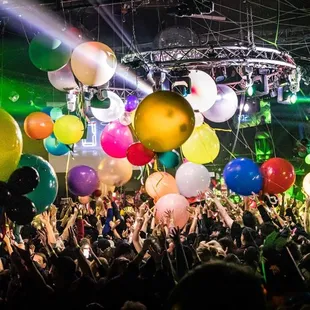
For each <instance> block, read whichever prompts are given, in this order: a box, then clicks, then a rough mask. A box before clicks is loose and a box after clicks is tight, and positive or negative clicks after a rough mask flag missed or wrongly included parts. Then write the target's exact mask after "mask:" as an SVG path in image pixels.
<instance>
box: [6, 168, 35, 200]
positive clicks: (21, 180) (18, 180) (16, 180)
mask: <svg viewBox="0 0 310 310" xmlns="http://www.w3.org/2000/svg"><path fill="white" fill-rule="evenodd" d="M39 181H40V176H39V173H38V171H37V170H36V169H34V168H33V167H27V166H25V167H22V168H19V169H17V170H15V171H14V172H13V173H12V174H11V176H10V178H9V181H8V188H9V189H10V191H11V192H12V193H13V194H18V195H26V194H28V193H30V192H32V191H34V189H35V188H36V187H37V186H38V184H39Z"/></svg>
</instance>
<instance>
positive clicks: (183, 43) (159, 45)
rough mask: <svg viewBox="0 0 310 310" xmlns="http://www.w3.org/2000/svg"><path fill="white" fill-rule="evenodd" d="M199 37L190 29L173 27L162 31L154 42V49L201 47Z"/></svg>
mask: <svg viewBox="0 0 310 310" xmlns="http://www.w3.org/2000/svg"><path fill="white" fill-rule="evenodd" d="M199 45H200V40H199V38H198V35H197V34H196V33H195V32H194V31H193V30H192V29H190V28H187V27H178V26H173V27H169V28H167V29H165V30H163V31H161V32H160V33H159V34H158V35H157V37H156V38H155V40H154V42H153V47H154V49H165V48H179V47H191V46H199Z"/></svg>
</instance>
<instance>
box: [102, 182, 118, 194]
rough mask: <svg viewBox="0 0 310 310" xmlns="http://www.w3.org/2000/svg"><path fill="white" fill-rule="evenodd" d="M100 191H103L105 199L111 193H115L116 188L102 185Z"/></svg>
mask: <svg viewBox="0 0 310 310" xmlns="http://www.w3.org/2000/svg"><path fill="white" fill-rule="evenodd" d="M99 189H100V190H101V197H103V196H108V195H109V192H111V193H113V192H114V190H115V186H113V185H107V184H103V183H100V186H99Z"/></svg>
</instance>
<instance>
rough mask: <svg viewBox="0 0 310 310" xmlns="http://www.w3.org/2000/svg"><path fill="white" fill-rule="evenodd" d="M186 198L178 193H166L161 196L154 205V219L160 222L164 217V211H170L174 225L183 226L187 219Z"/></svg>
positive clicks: (187, 204)
mask: <svg viewBox="0 0 310 310" xmlns="http://www.w3.org/2000/svg"><path fill="white" fill-rule="evenodd" d="M188 207H189V203H188V201H187V199H186V198H185V197H183V196H181V195H179V194H168V195H165V196H163V197H161V198H160V199H159V200H158V201H157V203H156V205H155V208H156V221H157V222H160V221H161V220H162V219H163V218H165V217H166V211H172V214H173V221H174V224H175V226H176V227H179V228H181V229H182V228H183V227H184V226H185V225H186V224H187V222H188V219H189V213H188V211H187V208H188Z"/></svg>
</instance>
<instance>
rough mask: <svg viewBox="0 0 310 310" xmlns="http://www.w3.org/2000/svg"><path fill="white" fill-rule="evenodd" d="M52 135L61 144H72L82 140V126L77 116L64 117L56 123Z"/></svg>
mask: <svg viewBox="0 0 310 310" xmlns="http://www.w3.org/2000/svg"><path fill="white" fill-rule="evenodd" d="M54 134H55V137H56V138H57V140H58V141H59V142H61V143H63V144H74V143H77V142H79V141H80V140H81V139H82V137H83V134H84V125H83V123H82V121H81V120H80V119H79V118H78V117H77V116H74V115H65V116H62V117H61V118H59V119H58V120H57V121H56V123H55V125H54Z"/></svg>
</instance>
